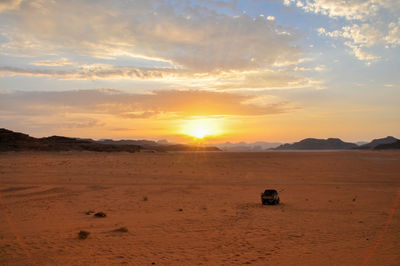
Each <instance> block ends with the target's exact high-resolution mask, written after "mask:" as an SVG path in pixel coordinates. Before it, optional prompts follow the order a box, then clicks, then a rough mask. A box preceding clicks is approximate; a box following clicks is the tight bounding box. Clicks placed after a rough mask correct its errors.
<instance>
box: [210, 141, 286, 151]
mask: <svg viewBox="0 0 400 266" xmlns="http://www.w3.org/2000/svg"><path fill="white" fill-rule="evenodd" d="M281 144H282V143H279V142H264V141H258V142H252V143H246V142H238V143H231V142H225V143H221V144H214V145H215V146H217V147H218V148H220V149H221V150H223V151H235V152H249V151H251V152H258V151H265V150H267V149H271V148H276V147H278V146H279V145H281Z"/></svg>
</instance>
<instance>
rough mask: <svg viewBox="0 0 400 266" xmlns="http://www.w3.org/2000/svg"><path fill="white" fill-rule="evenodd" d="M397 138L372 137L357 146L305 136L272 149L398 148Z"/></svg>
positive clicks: (338, 140) (333, 139)
mask: <svg viewBox="0 0 400 266" xmlns="http://www.w3.org/2000/svg"><path fill="white" fill-rule="evenodd" d="M398 142H399V140H398V139H396V138H394V137H386V138H381V139H374V140H373V141H371V142H370V143H366V144H363V145H360V146H358V145H357V144H355V143H350V142H344V141H342V140H341V139H338V138H328V139H314V138H307V139H303V140H301V141H299V142H295V143H292V144H289V143H286V144H283V145H280V146H278V147H276V148H273V150H353V149H377V150H378V149H398Z"/></svg>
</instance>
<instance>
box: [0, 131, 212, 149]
mask: <svg viewBox="0 0 400 266" xmlns="http://www.w3.org/2000/svg"><path fill="white" fill-rule="evenodd" d="M72 150H74V151H96V152H138V151H140V150H151V151H219V149H218V148H216V147H203V146H195V145H183V144H168V145H165V144H158V143H157V142H155V141H150V140H122V141H113V140H102V141H95V140H92V139H80V138H68V137H63V136H51V137H45V138H34V137H31V136H29V135H27V134H23V133H19V132H14V131H11V130H8V129H4V128H1V129H0V151H72Z"/></svg>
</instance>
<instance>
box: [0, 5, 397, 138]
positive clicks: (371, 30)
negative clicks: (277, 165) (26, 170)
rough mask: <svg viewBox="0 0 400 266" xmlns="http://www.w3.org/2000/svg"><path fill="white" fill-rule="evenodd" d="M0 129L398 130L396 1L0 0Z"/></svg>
mask: <svg viewBox="0 0 400 266" xmlns="http://www.w3.org/2000/svg"><path fill="white" fill-rule="evenodd" d="M0 127H4V128H7V129H11V130H14V131H20V132H24V133H28V134H30V135H32V136H36V137H43V136H50V135H55V134H56V135H64V136H71V137H90V138H96V139H98V138H114V139H154V140H157V139H168V140H170V141H178V142H190V141H192V140H195V141H198V140H199V139H203V137H204V140H203V141H204V142H209V143H216V142H224V141H232V142H237V141H248V142H250V141H257V140H263V141H271V142H272V141H280V142H291V141H298V140H300V139H303V138H306V137H317V138H327V137H339V138H341V139H343V140H345V141H360V140H366V141H368V140H371V139H373V138H376V137H385V136H387V135H393V136H395V137H400V1H399V0H374V1H363V0H346V1H335V0H306V1H305V0H282V1H279V0H270V1H267V0H265V1H263V0H250V1H249V0H247V1H244V0H243V1H242V0H236V1H216V0H215V1H214V0H197V1H190V0H187V1H186V0H176V1H159V0H146V1H143V0H138V1H135V0H131V1H129V0H120V1H106V0H97V1H93V0H87V1H85V0H80V1H75V0H68V1H67V0H65V1H58V0H32V1H24V0H0Z"/></svg>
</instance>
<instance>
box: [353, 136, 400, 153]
mask: <svg viewBox="0 0 400 266" xmlns="http://www.w3.org/2000/svg"><path fill="white" fill-rule="evenodd" d="M398 141H399V139H396V138H395V137H392V136H388V137H386V138H380V139H374V140H373V141H371V142H370V143H367V144H364V145H361V146H360V147H359V149H363V150H368V149H375V148H377V147H379V146H381V145H385V144H392V143H396V142H398Z"/></svg>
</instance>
